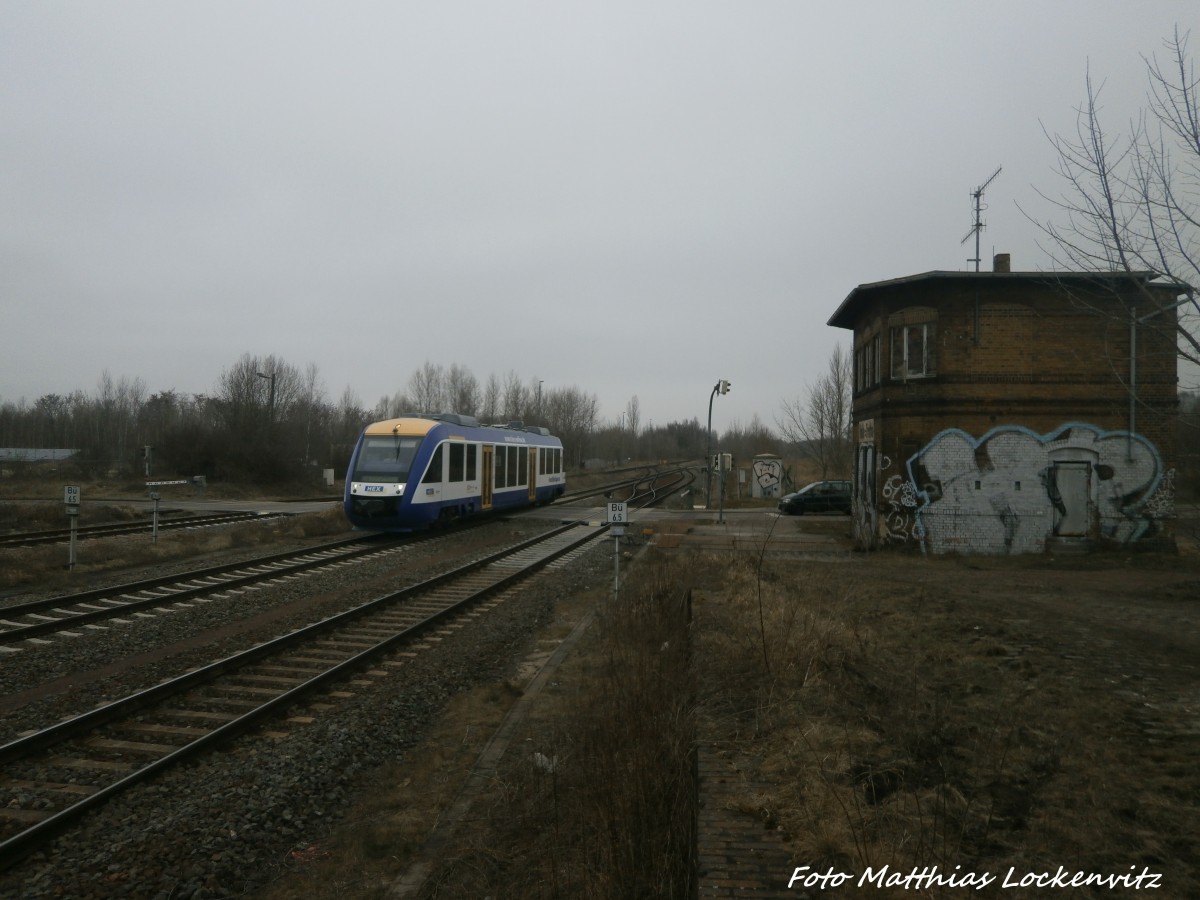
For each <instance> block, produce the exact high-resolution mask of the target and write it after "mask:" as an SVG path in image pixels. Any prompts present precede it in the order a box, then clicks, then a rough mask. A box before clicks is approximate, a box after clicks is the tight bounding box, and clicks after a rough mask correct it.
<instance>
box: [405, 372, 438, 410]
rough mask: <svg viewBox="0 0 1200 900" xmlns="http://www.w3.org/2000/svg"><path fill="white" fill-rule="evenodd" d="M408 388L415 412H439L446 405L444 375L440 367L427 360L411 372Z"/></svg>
mask: <svg viewBox="0 0 1200 900" xmlns="http://www.w3.org/2000/svg"><path fill="white" fill-rule="evenodd" d="M408 390H409V393H410V395H411V397H412V400H413V402H414V403H415V404H416V405H417V409H416V410H415V411H416V412H441V411H442V410H443V409H444V407H445V405H446V390H445V375H444V373H443V372H442V367H441V366H439V365H437V364H436V363H432V362H430V361H429V360H425V364H424V365H422V366H421V368H419V369H417V370H416V371H415V372H413V373H412V376H411V377H410V378H409V379H408Z"/></svg>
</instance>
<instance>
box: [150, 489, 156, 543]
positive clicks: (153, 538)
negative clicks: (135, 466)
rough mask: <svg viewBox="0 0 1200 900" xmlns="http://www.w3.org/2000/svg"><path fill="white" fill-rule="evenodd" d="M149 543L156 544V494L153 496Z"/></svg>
mask: <svg viewBox="0 0 1200 900" xmlns="http://www.w3.org/2000/svg"><path fill="white" fill-rule="evenodd" d="M150 542H151V543H152V544H157V543H158V493H157V492H155V494H154V517H153V520H152V522H151V525H150Z"/></svg>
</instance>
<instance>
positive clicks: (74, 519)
mask: <svg viewBox="0 0 1200 900" xmlns="http://www.w3.org/2000/svg"><path fill="white" fill-rule="evenodd" d="M70 518H71V549H70V550H69V551H68V552H67V571H68V572H74V571H75V540H76V534H75V529H76V528H78V527H79V524H78V523H79V516H71V517H70Z"/></svg>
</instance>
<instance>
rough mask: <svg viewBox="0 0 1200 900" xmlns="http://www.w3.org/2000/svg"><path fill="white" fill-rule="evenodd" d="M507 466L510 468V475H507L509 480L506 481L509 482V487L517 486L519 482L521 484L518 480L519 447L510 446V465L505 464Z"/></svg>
mask: <svg viewBox="0 0 1200 900" xmlns="http://www.w3.org/2000/svg"><path fill="white" fill-rule="evenodd" d="M505 468H506V469H507V470H508V475H507V481H505V482H504V483H505V484H507V485H508V486H509V487H516V486H517V485H518V484H520V482H519V481H517V448H516V447H509V448H508V465H507V466H505Z"/></svg>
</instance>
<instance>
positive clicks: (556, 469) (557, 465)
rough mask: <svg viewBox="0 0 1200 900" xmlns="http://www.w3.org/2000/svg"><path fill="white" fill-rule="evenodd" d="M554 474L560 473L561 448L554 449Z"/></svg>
mask: <svg viewBox="0 0 1200 900" xmlns="http://www.w3.org/2000/svg"><path fill="white" fill-rule="evenodd" d="M553 471H554V473H555V474H556V475H557V474H558V473H559V472H561V471H562V447H555V448H554V469H553Z"/></svg>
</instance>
